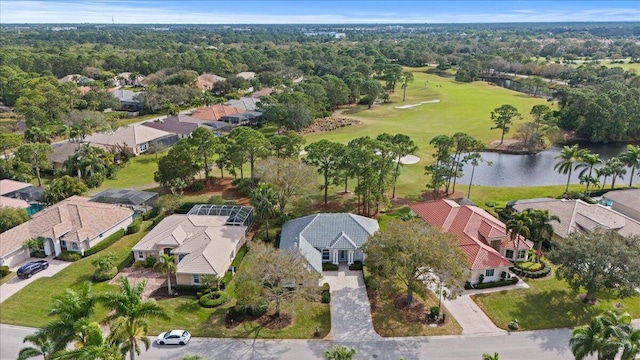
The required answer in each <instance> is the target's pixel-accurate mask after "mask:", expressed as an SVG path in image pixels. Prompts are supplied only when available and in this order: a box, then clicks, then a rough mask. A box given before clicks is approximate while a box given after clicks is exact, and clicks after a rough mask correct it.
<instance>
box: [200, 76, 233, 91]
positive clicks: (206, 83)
mask: <svg viewBox="0 0 640 360" xmlns="http://www.w3.org/2000/svg"><path fill="white" fill-rule="evenodd" d="M224 80H227V78H224V77H222V76H218V75H216V74H211V73H204V74H202V75H200V76H198V79H197V80H196V86H197V87H198V89H200V90H202V91H203V92H204V91H206V90H211V89H212V88H213V85H214V84H215V83H217V82H218V81H224Z"/></svg>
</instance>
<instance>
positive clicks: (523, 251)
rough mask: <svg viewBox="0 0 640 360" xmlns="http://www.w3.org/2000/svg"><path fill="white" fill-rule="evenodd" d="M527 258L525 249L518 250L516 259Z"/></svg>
mask: <svg viewBox="0 0 640 360" xmlns="http://www.w3.org/2000/svg"><path fill="white" fill-rule="evenodd" d="M526 258H527V250H518V260H522V259H526Z"/></svg>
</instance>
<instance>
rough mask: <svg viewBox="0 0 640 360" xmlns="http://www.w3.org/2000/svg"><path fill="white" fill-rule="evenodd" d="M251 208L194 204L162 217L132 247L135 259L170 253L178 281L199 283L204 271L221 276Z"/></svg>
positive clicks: (239, 242)
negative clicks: (187, 210)
mask: <svg viewBox="0 0 640 360" xmlns="http://www.w3.org/2000/svg"><path fill="white" fill-rule="evenodd" d="M252 223H253V209H252V208H250V207H245V206H230V205H209V204H206V205H195V206H194V207H193V208H192V209H191V210H190V211H189V212H188V213H187V214H174V215H171V216H168V217H166V218H164V219H163V220H162V221H161V222H160V223H159V224H158V225H156V226H155V227H154V228H153V229H152V230H151V231H150V232H149V233H148V234H147V235H146V236H145V237H143V238H142V239H141V240H140V241H139V242H138V243H137V244H136V245H135V246H134V247H133V248H132V249H131V251H132V253H133V257H134V259H135V260H136V261H145V259H146V258H148V257H155V258H156V259H157V258H159V256H160V254H172V255H174V256H175V259H176V262H177V271H176V283H177V284H178V285H200V284H202V276H203V275H216V276H219V277H223V276H224V274H225V273H226V272H227V271H229V268H230V267H231V263H232V262H233V259H234V258H235V256H236V255H237V254H238V251H239V250H240V248H241V247H242V245H243V244H244V243H245V241H246V234H247V230H248V229H249V227H251V224H252Z"/></svg>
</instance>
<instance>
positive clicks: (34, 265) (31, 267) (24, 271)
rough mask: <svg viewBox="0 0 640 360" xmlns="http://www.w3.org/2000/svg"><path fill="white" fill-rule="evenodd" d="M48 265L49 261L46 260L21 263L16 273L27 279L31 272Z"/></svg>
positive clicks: (38, 270)
mask: <svg viewBox="0 0 640 360" xmlns="http://www.w3.org/2000/svg"><path fill="white" fill-rule="evenodd" d="M48 267H49V262H48V261H47V260H37V261H32V262H30V263H28V264H25V265H22V266H21V267H20V268H19V269H18V271H17V275H18V277H19V278H21V279H28V278H30V277H32V276H33V274H35V273H38V272H40V271H42V270H44V269H46V268H48Z"/></svg>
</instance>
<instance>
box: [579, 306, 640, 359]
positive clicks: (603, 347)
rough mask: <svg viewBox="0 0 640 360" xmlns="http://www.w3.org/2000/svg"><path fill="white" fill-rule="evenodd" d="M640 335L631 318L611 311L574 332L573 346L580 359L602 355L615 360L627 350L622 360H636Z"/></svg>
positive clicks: (594, 318)
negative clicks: (621, 352) (621, 351)
mask: <svg viewBox="0 0 640 360" xmlns="http://www.w3.org/2000/svg"><path fill="white" fill-rule="evenodd" d="M638 337H640V333H638V330H635V329H634V328H633V326H632V325H631V315H629V314H628V313H624V314H622V315H618V314H616V313H615V312H613V311H611V310H608V311H606V312H605V313H604V314H602V315H598V316H595V317H593V318H592V319H591V322H590V323H589V324H588V325H584V326H581V327H579V328H576V329H575V330H573V334H572V336H571V339H570V340H569V346H570V347H571V352H572V353H573V355H574V356H575V358H576V360H582V359H584V358H585V357H587V356H588V355H593V354H595V353H597V354H598V359H614V358H615V357H616V355H617V354H618V352H619V350H620V349H622V350H623V355H622V359H625V360H633V359H635V356H636V355H637V354H638V351H639V350H640V343H639V342H638V340H637V339H638Z"/></svg>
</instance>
